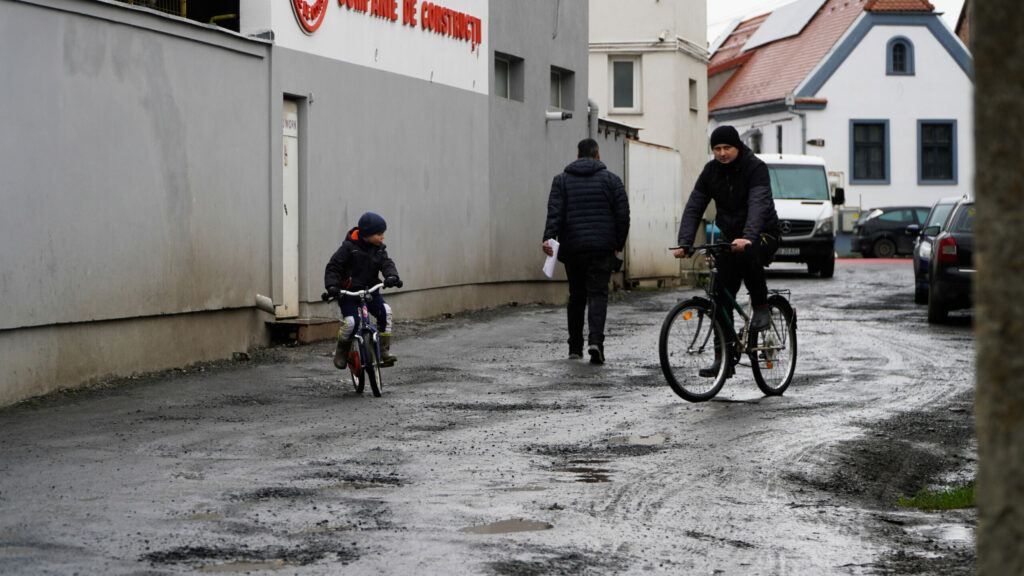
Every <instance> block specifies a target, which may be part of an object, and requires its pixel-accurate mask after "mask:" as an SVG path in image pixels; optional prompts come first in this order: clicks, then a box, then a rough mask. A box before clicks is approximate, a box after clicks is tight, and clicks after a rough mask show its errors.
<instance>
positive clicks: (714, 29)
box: [708, 0, 964, 44]
mask: <svg viewBox="0 0 1024 576" xmlns="http://www.w3.org/2000/svg"><path fill="white" fill-rule="evenodd" d="M930 1H931V3H932V6H935V10H936V11H937V12H944V14H943V15H942V19H943V21H945V22H946V25H947V26H949V28H950V29H951V30H952V29H954V28H956V20H957V18H959V17H960V8H962V7H963V5H964V0H930ZM792 2H794V0H708V42H709V43H712V44H713V43H714V42H715V39H716V38H718V35H719V34H721V33H722V30H723V29H724V28H725V27H726V26H727V25H728V24H729V23H730V22H732V21H733V19H736V18H739V19H746V18H750V17H752V16H757V15H759V14H764V13H765V12H771V11H772V10H774V9H776V8H778V7H779V6H784V5H786V4H790V3H792Z"/></svg>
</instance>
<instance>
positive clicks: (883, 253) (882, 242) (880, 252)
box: [871, 238, 896, 258]
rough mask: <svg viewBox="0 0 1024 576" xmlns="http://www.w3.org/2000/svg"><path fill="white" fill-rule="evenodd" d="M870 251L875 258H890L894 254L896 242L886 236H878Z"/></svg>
mask: <svg viewBox="0 0 1024 576" xmlns="http://www.w3.org/2000/svg"><path fill="white" fill-rule="evenodd" d="M871 253H872V254H874V255H875V258H892V257H893V256H894V255H895V254H896V244H894V243H893V241H892V240H889V239H888V238H880V239H878V240H876V241H875V245H874V246H873V247H872V248H871Z"/></svg>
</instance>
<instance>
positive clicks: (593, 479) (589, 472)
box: [555, 461, 612, 484]
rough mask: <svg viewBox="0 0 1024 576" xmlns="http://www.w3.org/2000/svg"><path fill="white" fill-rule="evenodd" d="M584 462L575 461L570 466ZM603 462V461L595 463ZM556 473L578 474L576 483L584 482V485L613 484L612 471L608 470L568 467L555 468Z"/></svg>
mask: <svg viewBox="0 0 1024 576" xmlns="http://www.w3.org/2000/svg"><path fill="white" fill-rule="evenodd" d="M583 462H584V461H573V462H570V464H578V463H583ZM594 462H595V463H597V462H603V461H594ZM555 472H568V473H570V474H576V475H577V476H576V481H577V482H583V483H584V484H596V483H600V482H611V481H612V480H611V476H610V474H611V472H612V471H611V470H609V469H607V468H591V467H589V466H567V467H565V468H555Z"/></svg>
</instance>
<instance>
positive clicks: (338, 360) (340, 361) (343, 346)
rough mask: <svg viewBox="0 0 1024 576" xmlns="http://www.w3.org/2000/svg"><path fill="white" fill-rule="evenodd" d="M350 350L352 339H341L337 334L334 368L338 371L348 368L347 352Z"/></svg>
mask: <svg viewBox="0 0 1024 576" xmlns="http://www.w3.org/2000/svg"><path fill="white" fill-rule="evenodd" d="M350 349H352V339H351V338H348V339H343V338H342V337H341V334H338V345H337V346H335V347H334V367H335V368H337V369H338V370H345V369H347V368H348V351H349V350H350Z"/></svg>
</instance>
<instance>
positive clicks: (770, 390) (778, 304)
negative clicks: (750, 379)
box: [747, 295, 796, 396]
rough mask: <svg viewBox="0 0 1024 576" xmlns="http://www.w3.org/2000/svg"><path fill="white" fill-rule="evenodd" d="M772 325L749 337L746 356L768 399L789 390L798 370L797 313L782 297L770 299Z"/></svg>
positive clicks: (756, 379) (755, 378)
mask: <svg viewBox="0 0 1024 576" xmlns="http://www.w3.org/2000/svg"><path fill="white" fill-rule="evenodd" d="M768 311H769V312H770V314H771V323H770V324H769V326H768V328H767V329H765V330H759V331H757V332H754V333H753V334H751V335H750V339H749V344H748V346H747V354H748V355H749V356H750V367H751V369H752V370H753V372H754V380H755V381H757V387H758V388H760V389H761V392H764V393H765V395H767V396H779V395H781V394H782V393H783V392H785V391H786V388H789V384H790V383H791V382H792V381H793V372H794V371H795V370H796V313H795V312H793V308H792V307H791V306H790V305H789V302H788V301H787V300H786V299H785V298H783V297H782V296H778V295H775V296H770V297H769V298H768Z"/></svg>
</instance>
